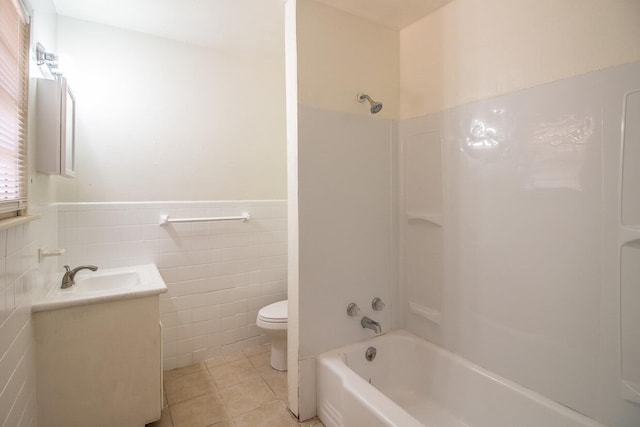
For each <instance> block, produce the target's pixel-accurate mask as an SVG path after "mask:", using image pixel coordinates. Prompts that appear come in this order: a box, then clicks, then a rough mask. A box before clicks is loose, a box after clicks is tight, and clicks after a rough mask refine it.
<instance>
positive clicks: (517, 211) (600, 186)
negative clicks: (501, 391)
mask: <svg viewBox="0 0 640 427" xmlns="http://www.w3.org/2000/svg"><path fill="white" fill-rule="evenodd" d="M566 3H567V5H569V4H571V3H572V2H566ZM573 3H575V4H574V5H577V3H576V2H573ZM580 4H581V6H583V8H581V9H579V11H578V9H575V8H571V9H565V8H562V7H556V6H553V7H552V6H549V7H548V8H547V7H543V6H541V5H540V3H539V2H528V1H525V2H519V4H518V7H517V8H514V9H509V7H510V6H511V5H507V4H505V2H496V1H488V2H486V1H482V2H481V1H476V0H454V1H453V2H452V3H450V4H449V5H447V6H445V7H443V8H442V9H441V10H439V11H437V12H435V13H434V14H432V15H430V16H428V17H425V18H424V19H422V20H421V21H419V22H417V23H415V24H413V25H411V26H409V27H407V28H405V29H403V30H402V31H401V35H400V45H401V85H402V92H401V107H400V111H401V114H400V117H401V118H402V120H401V121H400V125H399V135H400V137H399V138H400V147H401V148H400V149H401V152H402V154H401V179H402V186H401V187H402V190H401V193H402V200H401V211H400V231H401V237H400V241H401V245H400V247H401V254H402V259H401V267H400V273H401V274H400V278H401V286H400V291H401V304H402V306H403V312H404V321H403V322H401V324H403V325H404V327H405V328H407V329H409V330H410V331H412V332H414V333H416V334H418V335H420V336H423V337H425V338H426V339H428V340H430V341H433V342H436V343H438V344H440V345H442V346H443V347H445V348H447V349H449V350H451V351H454V352H456V353H458V354H460V355H462V356H463V357H465V358H467V359H469V360H471V361H473V362H474V363H477V364H479V365H481V366H483V367H485V368H487V369H490V370H492V371H494V372H496V373H498V374H500V375H502V376H505V377H507V378H509V379H511V380H514V381H516V382H518V383H520V384H522V385H524V386H525V387H528V388H530V389H532V390H534V391H536V392H539V393H541V394H543V395H545V396H547V397H549V398H551V399H554V400H556V401H558V402H560V403H562V404H564V405H566V406H569V407H571V408H573V409H575V410H577V411H579V412H582V413H584V414H586V415H588V416H590V417H592V418H594V419H596V420H598V421H600V422H602V423H604V424H606V425H611V426H616V427H633V426H637V425H640V406H638V404H637V403H632V402H633V401H634V399H636V400H637V399H638V395H635V397H634V396H633V393H631V392H630V391H629V390H626V389H625V386H624V385H623V383H622V379H625V380H626V381H629V382H631V383H633V382H636V383H637V382H638V381H639V380H640V376H639V375H638V372H640V367H638V365H637V360H638V358H637V357H633V356H632V355H633V354H635V355H636V356H637V354H638V353H637V351H638V350H637V348H638V347H637V342H638V341H637V332H636V331H637V325H638V320H637V319H638V318H637V315H636V314H635V313H637V307H638V304H640V299H639V298H638V297H637V291H635V288H636V287H635V286H634V285H633V286H632V285H630V283H631V282H630V278H631V277H634V275H636V276H637V273H634V272H637V270H634V268H635V267H631V265H638V263H640V260H635V261H633V257H637V254H638V251H637V249H636V248H637V239H636V240H634V241H632V243H630V244H627V245H623V247H622V250H623V253H624V254H626V255H624V256H623V257H622V258H621V257H620V251H621V247H620V245H621V242H620V241H618V233H619V230H620V231H623V228H622V227H621V222H620V217H621V215H620V212H619V207H620V204H621V201H620V199H619V197H618V194H619V193H618V191H619V188H618V180H619V176H620V167H621V165H620V148H621V141H622V136H621V131H620V128H621V123H622V122H623V119H624V118H625V115H624V114H625V113H624V112H623V106H624V103H625V94H627V93H630V92H631V93H633V92H634V91H635V93H637V91H638V90H640V78H639V77H638V76H640V64H639V63H638V62H633V61H637V60H638V59H640V42H639V41H640V30H639V29H638V27H637V25H636V23H637V20H638V19H639V18H640V4H638V3H637V2H631V1H615V2H608V3H607V4H606V5H605V4H604V3H602V2H594V1H588V2H582V3H580ZM514 6H515V4H514ZM492 19H494V20H495V19H498V20H500V22H503V23H504V24H505V25H506V26H508V28H510V29H511V33H510V37H505V36H504V35H505V32H504V31H505V28H503V27H502V26H491V25H484V23H486V22H489V21H491V20H492ZM596 21H597V22H598V25H593V23H594V22H596ZM525 22H526V23H527V24H526V25H525ZM481 23H482V24H481ZM529 23H532V25H529ZM543 24H544V28H542V27H539V25H540V26H542V25H543ZM445 29H446V31H445ZM452 33H453V34H456V37H455V38H452V37H447V36H446V35H447V34H452ZM587 52H588V54H587ZM629 62H631V64H628V65H619V64H625V63H629ZM541 64H544V67H541V66H540V65H541ZM618 65H619V66H618ZM601 69H603V70H602V71H594V70H601ZM590 71H592V72H590ZM462 76H464V78H462ZM496 95H499V96H496ZM629 99H632V100H633V99H634V98H629ZM635 99H637V98H635ZM475 100H479V101H475ZM470 101H475V102H470ZM633 102H637V101H633ZM634 111H635V113H634V114H637V111H638V108H637V107H633V108H632V109H631V110H629V111H628V112H627V113H628V114H632V113H633V112H634ZM626 120H627V122H631V123H635V122H636V121H637V119H636V118H635V116H630V117H629V116H628V117H626ZM633 132H637V130H635V131H633ZM636 139H637V138H636ZM636 139H632V140H631V141H625V144H627V145H629V144H634V143H635V142H637V141H636ZM636 145H637V144H636ZM633 147H635V146H633ZM636 150H637V149H636V148H631V151H630V154H628V155H627V158H630V160H628V161H629V162H630V163H628V164H626V167H627V168H632V169H633V170H634V169H635V168H636V166H637V163H636V162H637V161H638V160H636V159H637V154H635V153H636ZM636 184H637V180H635V179H630V180H629V179H627V183H626V186H627V188H635V187H634V186H635V185H636ZM637 194H638V192H637V188H636V189H635V193H634V192H633V191H629V192H627V193H626V194H625V196H624V197H623V200H624V199H626V200H627V201H626V203H627V204H629V206H637V204H636V203H637ZM632 209H633V208H632ZM625 227H627V228H629V229H630V230H631V231H630V232H629V233H628V234H627V235H625V236H627V237H626V238H628V239H631V240H633V239H632V238H631V237H632V236H634V233H635V236H636V238H637V231H635V232H634V231H633V230H634V227H635V228H637V225H635V224H634V223H633V221H631V222H630V223H627V224H626V225H625ZM621 236H622V234H621ZM625 250H626V252H624V251H625ZM625 256H626V257H628V258H627V259H625ZM621 269H622V277H621V273H620V271H621ZM634 283H635V284H637V277H635V282H634ZM625 291H626V296H622V298H621V292H622V294H623V295H625ZM620 301H624V304H625V305H626V307H627V310H626V313H625V311H624V310H622V311H621V304H620ZM625 305H623V306H622V307H623V308H624V307H625ZM631 307H635V309H631ZM621 320H622V325H623V328H622V330H621V323H620V322H621ZM632 322H633V323H635V327H633V326H631V325H632ZM624 325H627V328H626V329H625V328H624ZM621 334H622V335H621ZM634 352H635V353H634ZM621 362H622V366H621ZM626 399H628V400H626Z"/></svg>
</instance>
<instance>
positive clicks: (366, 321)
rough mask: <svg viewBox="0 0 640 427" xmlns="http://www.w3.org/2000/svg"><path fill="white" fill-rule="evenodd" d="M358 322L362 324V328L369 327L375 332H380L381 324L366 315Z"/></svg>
mask: <svg viewBox="0 0 640 427" xmlns="http://www.w3.org/2000/svg"><path fill="white" fill-rule="evenodd" d="M360 324H361V325H362V327H363V328H367V329H371V330H372V331H374V332H375V333H376V334H381V333H382V326H380V323H378V322H376V321H375V320H371V319H369V318H368V317H367V316H364V317H363V318H362V320H361V321H360Z"/></svg>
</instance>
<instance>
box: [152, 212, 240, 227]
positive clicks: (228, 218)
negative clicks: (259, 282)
mask: <svg viewBox="0 0 640 427" xmlns="http://www.w3.org/2000/svg"><path fill="white" fill-rule="evenodd" d="M249 218H251V216H250V215H249V212H242V214H241V215H240V216H217V217H207V218H169V215H160V225H165V224H169V223H179V222H214V221H242V222H246V221H249Z"/></svg>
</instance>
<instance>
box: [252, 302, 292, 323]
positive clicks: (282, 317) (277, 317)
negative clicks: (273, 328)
mask: <svg viewBox="0 0 640 427" xmlns="http://www.w3.org/2000/svg"><path fill="white" fill-rule="evenodd" d="M258 316H259V317H260V318H261V319H262V320H263V321H265V322H272V323H284V322H287V321H288V320H289V316H288V312H287V300H284V301H278V302H274V303H273V304H269V305H267V306H264V307H262V308H261V309H260V311H259V312H258Z"/></svg>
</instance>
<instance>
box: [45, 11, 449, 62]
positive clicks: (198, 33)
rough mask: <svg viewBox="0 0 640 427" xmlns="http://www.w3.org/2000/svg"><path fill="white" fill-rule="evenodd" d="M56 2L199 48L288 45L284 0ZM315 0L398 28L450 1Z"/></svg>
mask: <svg viewBox="0 0 640 427" xmlns="http://www.w3.org/2000/svg"><path fill="white" fill-rule="evenodd" d="M52 1H53V3H54V5H55V7H56V10H57V12H58V14H59V15H63V16H69V17H72V18H76V19H82V20H85V21H91V22H97V23H101V24H106V25H112V26H115V27H120V28H126V29H129V30H134V31H139V32H143V33H147V34H153V35H156V36H160V37H166V38H170V39H174V40H180V41H183V42H187V43H193V44H197V45H200V46H207V47H211V48H216V49H221V50H226V51H239V52H245V53H251V54H260V53H273V52H281V51H282V50H283V48H284V47H283V46H284V40H283V38H284V12H283V4H284V1H285V0H52ZM316 1H319V2H321V3H324V4H327V5H329V6H332V7H335V8H337V9H341V10H343V11H346V12H348V13H351V14H353V15H357V16H360V17H362V18H365V19H368V20H370V21H373V22H377V23H379V24H382V25H385V26H387V27H390V28H394V29H400V28H402V27H404V26H406V25H408V24H410V23H412V22H414V21H416V20H418V19H420V18H422V17H423V16H425V15H427V14H429V13H430V12H433V11H434V10H435V9H437V8H439V7H441V6H442V5H444V4H445V3H448V2H449V1H450V0H316ZM256 40H260V43H256Z"/></svg>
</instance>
